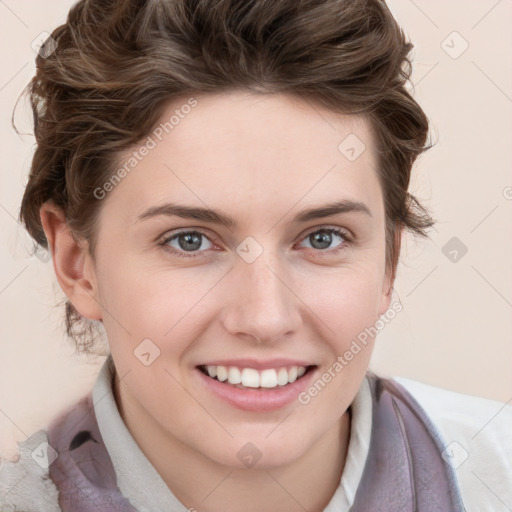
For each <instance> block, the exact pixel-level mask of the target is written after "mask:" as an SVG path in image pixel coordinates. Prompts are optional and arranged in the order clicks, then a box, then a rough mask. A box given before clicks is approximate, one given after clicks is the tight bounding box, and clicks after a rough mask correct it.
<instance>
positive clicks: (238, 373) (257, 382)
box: [206, 365, 306, 388]
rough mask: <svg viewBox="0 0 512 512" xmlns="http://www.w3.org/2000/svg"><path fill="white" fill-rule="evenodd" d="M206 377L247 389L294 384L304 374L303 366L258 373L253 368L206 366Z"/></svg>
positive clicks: (270, 369)
mask: <svg viewBox="0 0 512 512" xmlns="http://www.w3.org/2000/svg"><path fill="white" fill-rule="evenodd" d="M206 371H207V373H208V375H209V376H210V377H212V378H215V377H216V378H217V379H218V380H219V381H221V382H224V381H226V380H227V381H228V382H229V383H230V384H234V385H237V387H242V386H244V387H248V388H258V387H262V388H275V387H277V386H285V385H286V384H289V383H292V382H295V381H296V380H297V379H298V378H299V377H302V375H304V374H305V373H306V367H304V366H291V367H290V368H289V369H287V368H284V367H283V368H278V369H276V368H268V369H266V370H262V371H258V370H255V369H254V368H238V367H236V366H229V367H226V366H215V365H208V366H206Z"/></svg>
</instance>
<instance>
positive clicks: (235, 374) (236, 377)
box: [228, 366, 242, 384]
mask: <svg viewBox="0 0 512 512" xmlns="http://www.w3.org/2000/svg"><path fill="white" fill-rule="evenodd" d="M228 381H229V382H231V384H240V382H242V373H241V372H240V370H239V369H238V368H237V367H236V366H230V367H229V369H228Z"/></svg>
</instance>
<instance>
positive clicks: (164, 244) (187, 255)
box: [158, 227, 353, 258]
mask: <svg viewBox="0 0 512 512" xmlns="http://www.w3.org/2000/svg"><path fill="white" fill-rule="evenodd" d="M315 233H329V234H335V235H338V236H339V237H340V238H343V243H341V244H340V245H339V246H338V247H337V248H335V249H330V250H329V249H325V250H322V249H312V250H313V251H318V252H320V253H328V254H330V255H336V254H338V253H339V252H341V251H343V250H345V249H347V248H348V246H350V245H351V244H352V242H353V239H352V237H351V236H350V235H349V233H348V232H347V231H346V230H344V229H340V228H333V227H327V228H320V229H315V230H314V231H310V232H309V233H307V234H306V235H305V236H304V237H303V238H302V240H304V239H306V238H308V237H310V236H311V235H314V234H315ZM188 234H197V235H201V236H204V237H205V238H206V239H207V240H209V241H210V242H211V243H213V242H212V240H210V238H209V237H208V236H206V234H205V233H203V232H201V231H198V230H195V229H194V230H189V231H185V230H184V231H179V232H178V233H174V234H172V235H170V236H167V237H165V238H164V239H163V240H162V241H161V242H159V243H158V245H159V246H162V247H163V249H164V250H166V251H168V252H170V253H172V254H175V255H176V256H178V257H180V258H197V257H198V256H200V254H201V253H203V252H205V251H195V252H193V253H186V252H184V251H178V250H177V249H175V248H174V247H170V246H169V245H167V244H168V243H169V242H171V241H172V240H174V239H175V238H177V237H179V236H180V235H188Z"/></svg>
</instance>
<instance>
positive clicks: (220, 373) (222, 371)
mask: <svg viewBox="0 0 512 512" xmlns="http://www.w3.org/2000/svg"><path fill="white" fill-rule="evenodd" d="M227 378H228V370H227V368H226V367H225V366H217V379H219V380H220V381H221V382H224V381H225V380H226V379H227Z"/></svg>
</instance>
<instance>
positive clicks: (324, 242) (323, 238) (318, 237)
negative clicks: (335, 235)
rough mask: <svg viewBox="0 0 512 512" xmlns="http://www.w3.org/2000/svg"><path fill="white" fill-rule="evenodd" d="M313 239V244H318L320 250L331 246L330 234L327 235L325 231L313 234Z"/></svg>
mask: <svg viewBox="0 0 512 512" xmlns="http://www.w3.org/2000/svg"><path fill="white" fill-rule="evenodd" d="M313 239H314V240H315V243H316V242H319V243H320V245H321V247H319V248H320V249H325V248H326V247H329V245H330V244H331V234H330V233H327V232H326V231H322V232H320V233H315V234H314V235H313Z"/></svg>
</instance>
